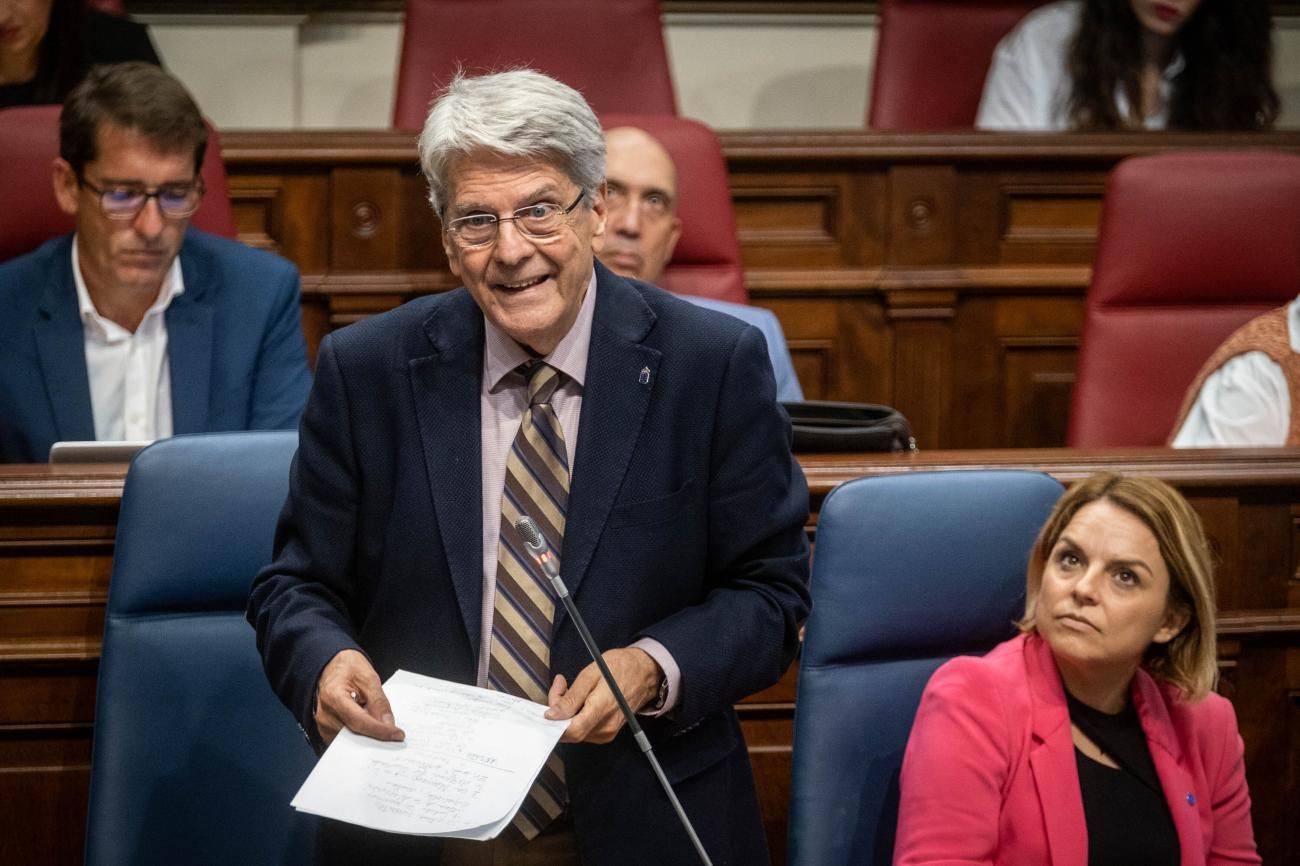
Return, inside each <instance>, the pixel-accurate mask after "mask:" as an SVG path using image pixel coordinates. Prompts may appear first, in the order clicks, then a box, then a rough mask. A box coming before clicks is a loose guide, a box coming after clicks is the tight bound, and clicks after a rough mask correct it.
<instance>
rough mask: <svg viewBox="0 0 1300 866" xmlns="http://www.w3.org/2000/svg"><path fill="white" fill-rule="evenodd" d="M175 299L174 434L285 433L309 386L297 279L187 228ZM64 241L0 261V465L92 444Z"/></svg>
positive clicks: (285, 265) (273, 259) (171, 339)
mask: <svg viewBox="0 0 1300 866" xmlns="http://www.w3.org/2000/svg"><path fill="white" fill-rule="evenodd" d="M180 260H181V275H182V277H183V279H184V280H185V292H184V293H183V294H181V295H180V296H179V297H177V298H176V299H174V300H173V301H172V303H171V305H170V306H169V307H168V308H167V312H166V313H165V314H164V315H165V316H166V320H167V346H168V356H169V358H170V364H171V383H172V384H171V387H172V426H173V431H174V432H176V433H207V432H214V431H219V430H263V429H266V430H269V429H283V428H292V427H293V426H294V425H296V424H297V423H298V415H299V414H300V413H301V411H302V406H303V402H304V401H305V400H306V399H307V392H308V390H309V389H310V388H311V372H310V370H309V369H308V367H307V348H306V343H305V342H304V340H303V334H302V322H301V315H302V314H301V311H300V307H299V300H298V271H297V270H296V269H295V268H294V266H293V265H292V264H290V263H289V262H287V261H285V260H284V259H282V258H280V257H278V256H273V255H271V254H269V253H264V252H260V251H258V250H254V249H252V248H250V247H246V246H244V245H243V244H239V243H235V242H234V241H229V240H224V239H222V238H218V237H215V236H213V235H209V234H205V233H204V232H201V231H198V230H196V229H190V230H189V231H188V232H187V233H186V235H185V241H184V243H182V244H181V250H180ZM94 438H95V421H94V415H93V413H92V410H91V405H90V380H89V378H88V376H87V373H86V353H85V344H84V339H83V336H82V324H81V317H80V314H79V313H78V310H77V290H76V284H75V283H74V282H73V278H72V235H65V236H64V237H61V238H56V239H55V240H52V241H50V242H48V243H46V244H44V245H43V246H42V247H41V248H40V249H38V250H36V251H35V252H32V253H29V254H28V255H25V256H22V257H20V258H17V259H14V260H13V261H10V262H6V263H5V264H3V265H0V462H9V463H43V462H45V460H46V459H47V457H48V455H49V450H50V445H51V444H53V443H54V442H57V441H60V440H65V439H94Z"/></svg>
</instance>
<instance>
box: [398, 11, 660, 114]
mask: <svg viewBox="0 0 1300 866" xmlns="http://www.w3.org/2000/svg"><path fill="white" fill-rule="evenodd" d="M521 66H526V67H530V68H533V69H537V70H539V71H541V72H545V73H546V74H547V75H550V76H552V77H554V78H558V79H559V80H560V81H563V82H564V83H565V84H568V85H570V86H571V87H575V88H577V89H578V90H580V91H581V92H582V95H583V96H585V97H586V98H587V102H589V103H590V104H591V107H592V108H593V109H595V110H596V111H597V112H598V113H599V112H603V111H624V112H635V113H638V114H676V113H677V99H676V96H675V95H674V93H673V82H672V77H671V75H670V74H669V70H668V52H667V50H666V49H665V47H664V33H663V24H662V23H661V21H660V19H659V0H598V2H593V0H492V2H483V0H406V20H405V24H404V25H403V32H402V55H401V62H400V64H399V66H398V70H397V98H396V100H395V104H394V107H393V126H395V127H396V128H398V129H419V128H420V127H422V126H423V125H424V119H425V116H426V115H427V114H428V110H429V103H430V101H431V100H432V99H433V96H434V94H435V93H437V92H438V91H439V90H440V89H441V88H442V87H443V86H445V85H446V84H447V82H448V81H450V80H451V77H452V76H453V75H454V74H455V72H456V70H457V69H459V68H462V67H463V68H464V69H465V71H466V72H467V73H472V74H481V73H484V72H490V71H501V70H505V69H512V68H517V67H521Z"/></svg>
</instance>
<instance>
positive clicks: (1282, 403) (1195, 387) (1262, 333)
mask: <svg viewBox="0 0 1300 866" xmlns="http://www.w3.org/2000/svg"><path fill="white" fill-rule="evenodd" d="M1298 394H1300V298H1296V299H1295V300H1294V301H1292V302H1291V303H1289V304H1287V305H1286V306H1285V307H1281V308H1279V309H1276V310H1273V311H1272V312H1269V313H1265V314H1264V315H1262V316H1259V317H1257V318H1255V319H1252V320H1251V321H1250V322H1248V323H1247V324H1246V325H1245V326H1244V327H1242V328H1240V329H1238V330H1237V331H1236V332H1235V333H1234V334H1233V335H1232V336H1230V337H1229V338H1228V339H1227V340H1226V341H1224V343H1223V345H1221V346H1220V347H1219V348H1218V349H1217V350H1216V351H1215V353H1214V354H1213V355H1212V356H1211V357H1210V359H1209V360H1208V361H1207V362H1206V364H1205V366H1204V367H1202V369H1201V372H1200V374H1199V375H1198V376H1197V377H1196V379H1195V380H1194V381H1193V382H1192V385H1191V388H1189V389H1188V392H1187V396H1186V398H1185V399H1184V402H1183V411H1182V412H1181V413H1180V416H1179V421H1178V423H1176V424H1175V426H1174V431H1175V432H1174V435H1173V437H1172V439H1171V444H1172V445H1173V446H1174V447H1175V448H1224V447H1233V446H1238V447H1249V446H1273V445H1297V444H1300V423H1297V420H1296V415H1297V414H1300V412H1298V410H1300V399H1297V395H1298Z"/></svg>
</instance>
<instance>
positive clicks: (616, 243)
mask: <svg viewBox="0 0 1300 866" xmlns="http://www.w3.org/2000/svg"><path fill="white" fill-rule="evenodd" d="M605 162H606V164H605V180H606V182H607V183H608V185H609V198H608V208H609V219H608V225H607V229H608V237H607V239H606V241H605V249H604V250H603V251H602V252H601V255H600V260H601V261H602V262H603V263H604V264H605V265H606V266H607V267H608V268H609V269H610V270H612V271H613V272H614V273H616V274H618V275H619V276H623V277H631V278H632V279H634V280H642V281H643V282H647V283H657V282H658V281H659V276H660V275H661V274H662V273H663V272H664V268H665V267H667V266H668V262H669V261H670V260H671V259H672V257H673V250H674V249H675V248H676V247H677V241H678V239H679V238H681V236H682V220H681V217H679V216H678V215H677V167H676V166H675V165H674V164H673V158H672V156H671V155H670V154H669V153H668V151H667V150H666V149H664V146H663V145H662V144H660V143H659V141H658V140H657V139H655V137H654V136H652V135H651V134H650V133H648V132H646V131H645V130H644V129H639V128H637V127H635V126H620V127H618V128H616V129H611V130H608V131H607V132H606V133H605ZM683 297H685V298H686V300H688V301H691V302H692V303H694V304H697V305H699V306H701V307H707V308H709V309H712V310H718V311H719V312H723V313H727V314H729V315H732V316H735V317H736V318H738V319H740V320H741V321H744V322H748V323H749V324H751V325H753V326H754V327H756V328H758V329H759V330H760V331H762V332H763V339H764V340H766V341H767V352H768V357H769V358H770V359H771V361H772V371H773V373H774V374H775V375H776V396H777V399H778V400H783V401H793V400H802V399H803V389H802V388H800V387H799V379H798V378H797V377H796V376H795V372H794V364H793V362H791V360H790V349H789V348H788V347H787V346H786V343H785V333H784V332H783V331H782V330H781V322H780V321H779V320H778V319H777V318H776V316H775V315H773V314H772V311H771V310H765V309H763V308H762V307H747V306H744V305H742V304H729V303H727V302H726V301H716V300H713V299H711V298H699V297H693V296H689V295H684V296H683Z"/></svg>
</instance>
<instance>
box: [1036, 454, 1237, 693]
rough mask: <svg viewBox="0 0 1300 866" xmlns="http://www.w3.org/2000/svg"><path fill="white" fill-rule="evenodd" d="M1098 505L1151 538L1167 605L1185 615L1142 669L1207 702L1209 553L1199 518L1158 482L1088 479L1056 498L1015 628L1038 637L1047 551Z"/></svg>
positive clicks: (1213, 674) (1212, 662)
mask: <svg viewBox="0 0 1300 866" xmlns="http://www.w3.org/2000/svg"><path fill="white" fill-rule="evenodd" d="M1098 500H1105V501H1107V502H1110V503H1111V504H1113V505H1116V506H1118V507H1120V508H1123V509H1124V510H1125V511H1127V512H1129V513H1130V514H1132V515H1133V516H1134V517H1136V518H1137V519H1139V520H1141V521H1142V522H1143V523H1144V524H1145V525H1146V527H1147V528H1148V529H1150V530H1151V533H1152V534H1153V535H1154V536H1155V537H1156V542H1157V544H1158V545H1159V547H1160V555H1161V557H1162V558H1163V559H1164V562H1165V567H1166V568H1167V569H1168V570H1169V598H1168V604H1169V605H1170V606H1171V607H1173V608H1175V609H1181V610H1183V611H1185V612H1186V613H1187V614H1188V620H1187V625H1185V626H1183V629H1182V631H1180V632H1179V633H1178V634H1177V635H1175V636H1174V638H1173V639H1172V640H1170V641H1169V642H1168V643H1163V644H1159V643H1152V644H1151V646H1149V647H1148V648H1147V652H1146V656H1145V658H1144V659H1143V667H1145V668H1146V669H1147V671H1148V672H1150V673H1151V674H1152V675H1153V676H1156V677H1159V678H1160V679H1163V680H1165V681H1166V682H1169V683H1171V684H1173V685H1174V686H1177V687H1178V688H1179V689H1181V690H1182V692H1183V697H1184V699H1186V700H1189V701H1195V700H1199V699H1201V698H1203V697H1205V695H1207V694H1209V692H1210V691H1211V690H1212V689H1213V688H1214V684H1215V683H1216V682H1217V681H1218V677H1219V666H1218V659H1217V655H1216V645H1215V634H1214V617H1215V601H1214V568H1213V565H1212V560H1211V556H1210V545H1209V542H1208V541H1207V540H1206V538H1205V529H1204V528H1203V527H1202V526H1201V519H1200V517H1198V516H1197V514H1196V512H1195V511H1193V510H1192V507H1191V506H1190V505H1189V504H1188V503H1187V500H1186V499H1184V498H1183V496H1182V494H1180V493H1179V492H1178V491H1177V490H1175V489H1174V488H1172V487H1170V486H1169V485H1168V484H1166V483H1165V482H1163V481H1160V480H1159V479H1156V478H1143V477H1136V476H1134V477H1130V476H1125V475H1119V474H1116V473H1110V472H1107V473H1101V474H1098V475H1092V476H1089V477H1088V478H1086V479H1084V480H1083V481H1081V482H1079V483H1078V484H1076V485H1074V486H1073V487H1071V488H1070V489H1069V491H1067V492H1066V494H1065V495H1064V496H1062V497H1061V499H1060V501H1058V502H1057V503H1056V508H1055V509H1053V511H1052V515H1051V516H1050V517H1049V518H1047V523H1045V524H1044V525H1043V528H1042V529H1041V530H1040V531H1039V533H1038V539H1037V540H1036V541H1035V542H1034V549H1033V552H1032V553H1030V556H1029V572H1028V576H1027V581H1026V598H1025V615H1024V618H1023V619H1021V620H1020V621H1019V622H1018V623H1016V625H1017V626H1019V627H1020V630H1021V631H1022V632H1025V633H1031V632H1034V631H1036V628H1035V626H1034V614H1035V608H1036V607H1037V603H1038V593H1039V590H1040V589H1041V587H1042V584H1043V569H1044V568H1046V566H1047V560H1048V557H1049V556H1051V553H1052V548H1054V547H1055V546H1056V543H1057V541H1058V540H1059V539H1060V537H1061V533H1063V532H1064V531H1065V528H1066V527H1067V526H1068V525H1069V524H1070V521H1071V520H1073V519H1074V516H1075V515H1076V514H1077V513H1078V512H1079V510H1080V509H1082V508H1083V507H1084V506H1085V505H1088V504H1090V503H1093V502H1097V501H1098Z"/></svg>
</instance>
